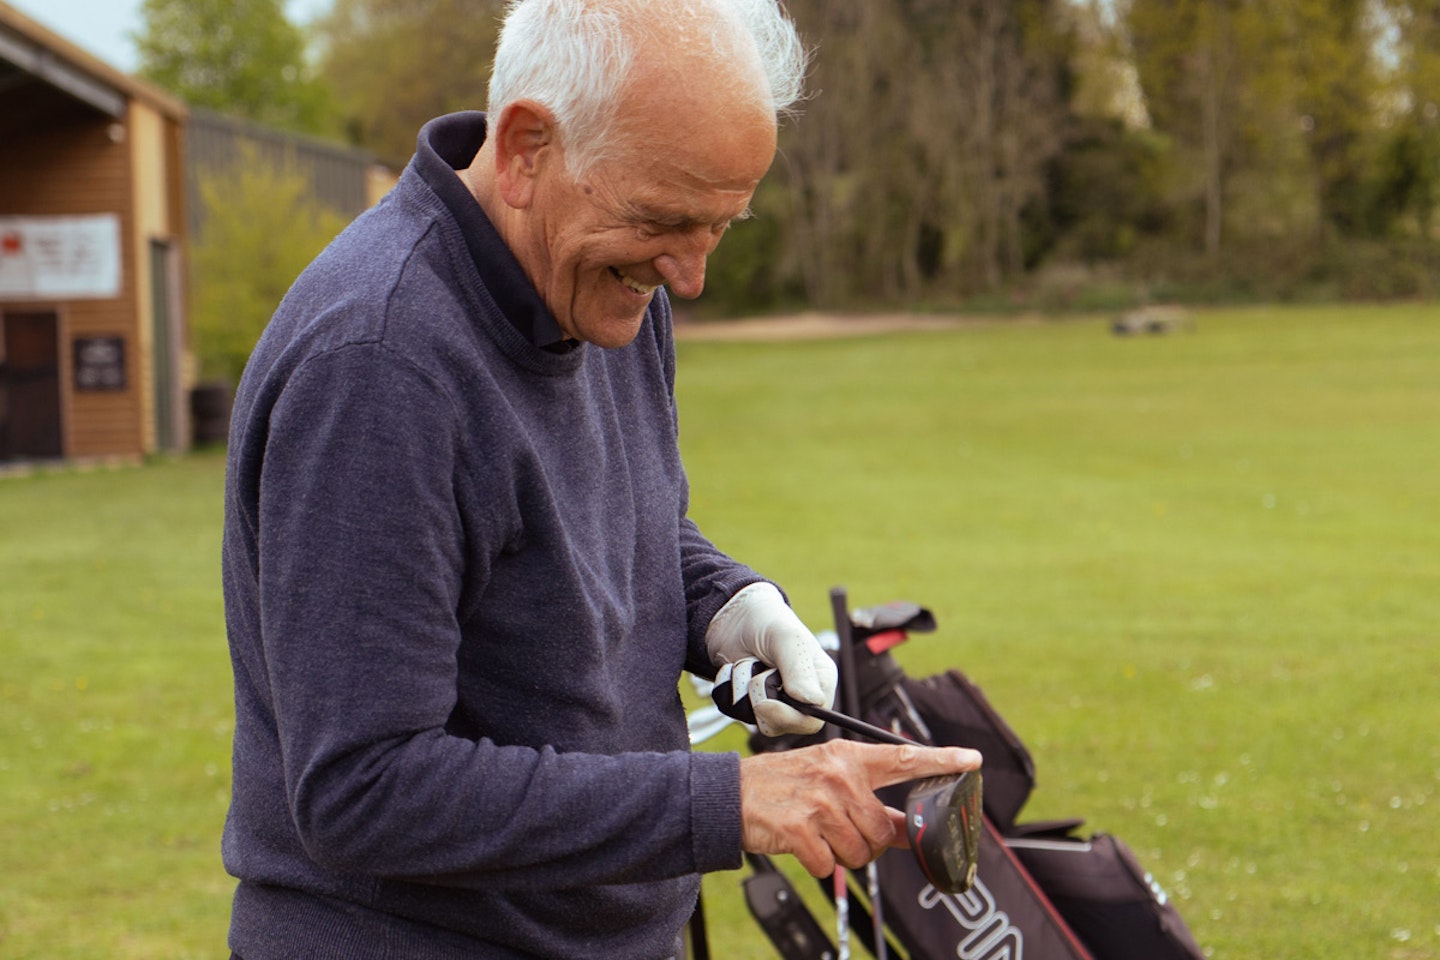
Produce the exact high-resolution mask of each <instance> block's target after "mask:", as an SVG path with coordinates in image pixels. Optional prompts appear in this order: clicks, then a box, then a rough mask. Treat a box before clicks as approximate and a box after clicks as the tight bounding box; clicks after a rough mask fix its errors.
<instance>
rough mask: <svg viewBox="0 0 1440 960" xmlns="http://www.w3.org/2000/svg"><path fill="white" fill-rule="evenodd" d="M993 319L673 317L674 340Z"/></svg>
mask: <svg viewBox="0 0 1440 960" xmlns="http://www.w3.org/2000/svg"><path fill="white" fill-rule="evenodd" d="M995 322H997V321H995V320H991V319H985V318H979V317H962V316H959V315H952V314H914V313H877V314H863V315H854V314H838V313H818V312H815V313H811V312H807V313H797V314H790V315H787V316H776V317H747V318H744V319H740V320H687V319H685V318H683V317H677V318H676V321H675V339H676V340H818V339H825V338H833V337H868V336H875V335H877V334H882V333H894V332H896V331H901V330H951V329H954V328H955V327H964V326H976V325H980V324H987V323H995Z"/></svg>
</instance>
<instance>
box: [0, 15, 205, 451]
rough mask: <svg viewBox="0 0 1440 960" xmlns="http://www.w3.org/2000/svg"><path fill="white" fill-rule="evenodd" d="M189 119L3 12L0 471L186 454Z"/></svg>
mask: <svg viewBox="0 0 1440 960" xmlns="http://www.w3.org/2000/svg"><path fill="white" fill-rule="evenodd" d="M185 120H186V108H185V105H184V104H183V103H181V102H180V101H179V100H177V99H175V98H174V97H172V96H170V95H169V94H167V93H165V92H163V91H161V90H158V89H156V88H155V87H153V86H151V85H149V84H146V83H143V82H141V81H139V80H136V79H135V78H133V77H130V76H127V75H126V74H124V73H122V72H120V71H118V70H116V69H114V68H112V67H110V66H108V65H107V64H105V63H103V62H102V61H100V60H98V59H97V58H95V57H93V56H91V55H90V54H88V53H86V52H85V51H84V50H81V49H80V48H78V47H76V46H74V45H73V44H71V43H69V42H67V41H66V40H64V39H63V38H61V37H59V36H56V35H55V34H54V33H52V32H50V31H49V30H47V29H45V28H44V27H42V26H40V25H39V24H37V23H36V22H35V21H33V20H30V19H29V18H27V17H25V16H23V15H21V14H20V13H18V12H17V11H15V10H14V9H13V8H11V7H9V6H7V5H5V4H4V3H3V2H0V462H3V461H7V460H36V459H59V458H65V459H71V458H88V457H139V456H141V455H143V454H147V453H152V452H155V451H158V450H172V449H180V448H183V447H185V446H187V445H188V441H189V437H190V430H189V423H188V392H189V387H190V383H189V382H188V381H189V379H190V376H189V372H188V367H189V364H188V363H187V361H186V356H187V351H186V343H185V337H186V334H185V330H186V324H185V317H184V305H185V302H186V291H185V280H184V278H185V262H184V260H185V250H186V231H187V217H186V211H185V203H186V196H185V175H184V169H183V163H184V140H183V137H184V125H185Z"/></svg>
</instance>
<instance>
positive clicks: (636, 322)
mask: <svg viewBox="0 0 1440 960" xmlns="http://www.w3.org/2000/svg"><path fill="white" fill-rule="evenodd" d="M649 309H650V308H649V305H648V304H647V305H646V306H645V307H644V308H643V309H641V310H640V311H639V312H638V313H636V314H633V315H632V316H619V317H606V318H604V319H602V320H597V321H590V322H585V321H581V322H580V323H578V324H576V327H577V334H578V339H580V340H583V341H585V342H586V343H590V344H594V345H595V346H597V347H605V348H607V349H608V348H614V347H624V346H628V345H629V344H630V342H631V341H632V340H634V339H635V337H636V335H637V334H639V333H640V327H641V326H643V325H644V323H645V314H646V313H648V312H649Z"/></svg>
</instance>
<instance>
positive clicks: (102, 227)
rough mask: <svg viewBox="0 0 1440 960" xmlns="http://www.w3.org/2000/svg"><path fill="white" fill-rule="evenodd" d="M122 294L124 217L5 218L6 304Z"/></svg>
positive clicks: (1, 233) (1, 251)
mask: <svg viewBox="0 0 1440 960" xmlns="http://www.w3.org/2000/svg"><path fill="white" fill-rule="evenodd" d="M119 295H120V218H119V217H118V216H117V215H115V214H113V213H101V214H96V215H94V216H83V217H0V300H5V299H9V300H16V299H49V300H81V299H87V300H96V299H98V300H108V299H110V298H112V297H118V296H119Z"/></svg>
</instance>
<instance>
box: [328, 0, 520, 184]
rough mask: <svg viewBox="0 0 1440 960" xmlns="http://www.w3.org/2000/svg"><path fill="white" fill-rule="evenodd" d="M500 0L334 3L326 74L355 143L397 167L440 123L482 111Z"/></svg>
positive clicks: (340, 0)
mask: <svg viewBox="0 0 1440 960" xmlns="http://www.w3.org/2000/svg"><path fill="white" fill-rule="evenodd" d="M502 7H503V3H502V2H501V0H335V5H334V7H333V9H332V10H331V12H330V14H329V15H328V16H325V17H322V18H321V19H320V20H319V21H318V22H317V23H316V24H315V29H316V31H317V39H318V41H319V43H320V46H321V51H322V52H321V74H322V76H324V78H325V79H326V80H327V82H328V83H329V86H330V88H331V89H332V90H333V91H335V97H336V100H337V102H338V104H339V109H340V113H341V115H342V117H343V122H344V126H345V129H346V133H347V135H348V137H349V138H350V140H351V142H353V143H355V144H356V145H357V146H361V147H364V148H365V149H367V150H370V151H372V152H373V153H375V154H376V156H378V157H380V159H381V160H383V161H384V162H386V163H388V164H390V165H391V166H394V167H400V166H403V165H404V164H405V162H406V161H407V160H408V159H409V157H410V155H411V154H412V153H413V152H414V151H415V134H416V133H417V132H418V131H419V129H420V127H421V125H422V124H424V123H425V122H426V121H427V120H430V119H431V118H433V117H436V116H439V115H441V114H444V113H450V112H452V111H455V110H483V109H484V108H485V100H486V95H487V84H488V80H489V75H490V63H491V61H492V60H493V59H494V50H495V40H496V37H497V35H498V33H499V25H500V24H499V18H500V13H501V10H502Z"/></svg>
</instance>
